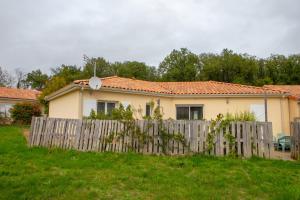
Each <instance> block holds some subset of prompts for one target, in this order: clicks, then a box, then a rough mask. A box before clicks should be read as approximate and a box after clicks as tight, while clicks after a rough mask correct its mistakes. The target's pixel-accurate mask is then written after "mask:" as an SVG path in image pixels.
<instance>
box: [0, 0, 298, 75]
mask: <svg viewBox="0 0 300 200" xmlns="http://www.w3.org/2000/svg"><path fill="white" fill-rule="evenodd" d="M299 9H300V1H299V0H184V1H183V0H87V1H83V0H78V1H77V0H73V1H71V0H69V1H68V0H49V1H42V0H0V66H2V67H4V68H5V69H7V70H10V71H12V70H13V69H14V68H22V69H23V70H25V71H31V70H32V69H38V68H40V69H42V70H43V71H45V72H49V68H50V67H56V66H59V65H61V64H76V65H78V66H81V65H82V63H83V61H82V57H83V54H87V55H88V56H90V57H92V56H94V57H95V56H102V57H104V58H106V59H108V60H109V61H112V62H113V61H124V60H137V61H143V62H146V63H147V64H149V65H153V66H158V64H159V62H160V61H162V59H163V58H164V57H165V56H166V55H167V54H168V53H170V52H171V50H172V49H178V48H180V47H187V48H188V49H190V50H191V51H193V52H194V53H197V54H199V53H202V52H214V53H219V52H220V51H221V50H222V49H223V48H229V49H232V50H233V51H235V52H240V53H249V54H251V55H256V56H258V57H268V56H269V55H270V54H272V53H278V54H285V55H289V54H295V53H300V12H299Z"/></svg>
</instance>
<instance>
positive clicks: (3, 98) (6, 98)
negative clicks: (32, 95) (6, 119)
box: [0, 97, 38, 101]
mask: <svg viewBox="0 0 300 200" xmlns="http://www.w3.org/2000/svg"><path fill="white" fill-rule="evenodd" d="M0 100H13V101H38V99H21V98H11V97H0Z"/></svg>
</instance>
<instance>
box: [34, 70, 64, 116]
mask: <svg viewBox="0 0 300 200" xmlns="http://www.w3.org/2000/svg"><path fill="white" fill-rule="evenodd" d="M66 85H67V81H66V79H65V78H64V77H60V76H54V77H52V78H51V79H50V80H49V81H47V83H46V86H45V88H44V89H43V91H42V94H41V95H40V96H39V101H40V103H41V104H43V105H44V107H45V110H44V112H45V113H46V114H47V113H48V109H49V107H48V106H49V105H48V102H46V101H45V96H47V95H49V94H51V93H52V92H55V91H57V90H59V89H60V88H62V87H64V86H66Z"/></svg>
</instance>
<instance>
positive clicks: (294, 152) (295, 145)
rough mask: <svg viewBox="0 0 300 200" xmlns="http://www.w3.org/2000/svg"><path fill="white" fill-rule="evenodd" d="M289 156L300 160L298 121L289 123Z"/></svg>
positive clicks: (299, 127) (299, 122)
mask: <svg viewBox="0 0 300 200" xmlns="http://www.w3.org/2000/svg"><path fill="white" fill-rule="evenodd" d="M291 156H292V158H294V159H300V121H299V120H295V121H294V122H291Z"/></svg>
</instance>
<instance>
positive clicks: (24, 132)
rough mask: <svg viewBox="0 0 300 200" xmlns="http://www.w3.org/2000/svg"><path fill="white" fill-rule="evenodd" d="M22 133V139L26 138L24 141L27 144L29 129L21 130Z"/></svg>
mask: <svg viewBox="0 0 300 200" xmlns="http://www.w3.org/2000/svg"><path fill="white" fill-rule="evenodd" d="M22 133H23V135H24V137H25V138H26V140H27V142H28V139H29V133H30V131H29V129H27V128H23V129H22Z"/></svg>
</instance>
